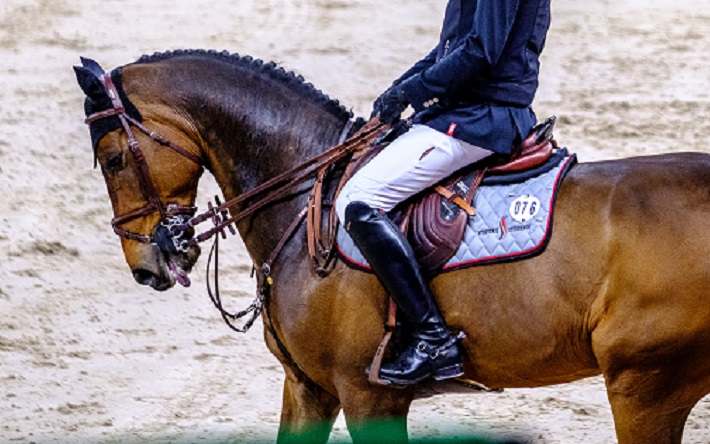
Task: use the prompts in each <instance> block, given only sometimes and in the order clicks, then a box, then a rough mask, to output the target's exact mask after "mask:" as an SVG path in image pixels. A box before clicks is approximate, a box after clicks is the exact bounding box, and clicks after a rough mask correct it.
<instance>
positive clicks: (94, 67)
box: [79, 57, 106, 77]
mask: <svg viewBox="0 0 710 444" xmlns="http://www.w3.org/2000/svg"><path fill="white" fill-rule="evenodd" d="M79 58H80V59H81V66H83V67H84V68H86V69H88V70H89V71H91V72H92V73H94V75H95V76H96V77H101V76H102V75H104V73H105V72H106V71H104V69H103V68H102V67H101V65H99V64H98V63H97V62H96V61H95V60H92V59H87V58H85V57H79Z"/></svg>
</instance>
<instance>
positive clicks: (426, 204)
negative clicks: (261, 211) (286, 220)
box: [307, 116, 557, 275]
mask: <svg viewBox="0 0 710 444" xmlns="http://www.w3.org/2000/svg"><path fill="white" fill-rule="evenodd" d="M555 120H556V118H555V116H552V117H549V118H548V119H547V120H545V121H544V122H542V123H540V124H538V125H536V126H535V127H534V128H533V129H532V130H531V131H530V133H529V134H528V136H527V137H526V138H525V140H523V141H522V143H520V145H518V146H517V147H516V148H515V149H514V150H513V154H512V155H511V156H510V157H508V158H501V157H496V156H491V158H489V159H488V160H487V161H484V163H483V164H474V165H472V166H471V167H470V168H463V169H462V170H460V171H458V172H457V173H456V174H455V175H453V176H451V177H450V178H448V179H446V180H444V181H443V182H442V184H440V185H437V186H435V187H433V188H432V189H431V191H430V192H426V191H425V192H424V193H420V194H418V195H417V196H415V197H414V198H413V199H410V200H407V201H405V202H403V203H402V204H400V205H399V206H398V207H397V208H396V209H395V211H394V212H393V220H394V221H395V222H396V223H397V224H398V225H399V226H400V228H401V229H402V232H403V233H405V235H406V236H407V238H408V239H409V241H410V243H411V245H412V248H413V249H414V252H415V254H416V256H417V259H418V261H419V263H420V265H421V267H422V270H423V271H425V272H426V273H429V274H436V273H437V272H438V271H439V270H440V269H441V268H442V267H443V265H444V264H446V262H447V261H448V260H449V259H450V258H451V257H452V256H453V255H454V253H455V252H456V250H457V249H458V246H459V244H460V243H461V240H462V239H463V235H464V231H465V229H466V225H467V222H468V218H469V216H474V215H475V214H476V210H475V209H474V208H473V207H472V206H471V202H472V201H473V198H474V196H475V193H476V190H477V189H478V186H479V185H480V184H481V182H482V180H483V179H484V177H487V176H493V175H506V174H513V173H520V172H523V171H526V170H530V169H534V168H536V167H538V166H540V165H543V164H544V163H546V162H547V161H548V160H549V159H550V158H551V157H552V153H553V149H554V148H556V146H557V144H556V142H555V140H554V139H553V137H552V130H553V128H554V125H555ZM388 143H389V141H386V142H379V143H378V141H375V142H374V143H373V144H372V145H371V146H370V147H369V149H367V150H363V151H361V152H357V153H356V154H355V155H354V156H353V158H352V159H351V160H350V162H349V164H348V165H347V167H346V168H345V170H344V172H343V174H342V179H341V180H340V182H339V184H338V186H337V187H335V189H334V190H331V191H330V192H324V191H323V189H322V187H323V184H324V183H325V182H327V180H326V178H325V177H324V175H325V171H323V172H322V174H321V175H319V177H318V178H317V179H316V184H315V186H314V187H313V191H312V192H311V205H309V216H308V218H307V220H308V245H309V250H310V255H311V259H312V261H313V265H314V268H315V270H316V272H317V273H318V274H320V275H325V274H327V269H328V268H329V267H330V266H331V265H332V263H333V259H334V257H335V253H334V252H335V250H336V248H335V237H336V236H335V230H336V227H337V221H336V220H335V215H334V214H333V213H334V212H333V211H332V209H331V210H330V215H328V216H327V217H324V216H325V215H324V214H321V201H323V197H324V195H330V198H329V199H326V200H327V201H328V202H329V203H331V204H332V203H333V202H335V199H336V198H337V195H338V193H339V192H340V189H341V188H342V187H343V185H344V184H345V182H347V180H348V179H349V178H350V177H352V176H353V175H354V174H355V172H357V171H358V170H359V169H360V168H362V167H363V166H364V165H365V164H367V162H368V161H369V160H370V159H372V158H373V157H374V156H376V155H377V154H378V153H379V152H380V151H382V149H384V148H385V147H386V146H387V145H388ZM465 178H471V179H470V181H469V182H468V183H466V187H465V189H467V192H466V193H463V194H462V193H461V192H460V189H461V187H454V185H455V184H457V183H459V182H461V181H462V180H465ZM442 197H443V198H444V199H446V200H448V201H449V202H451V203H453V204H455V206H457V207H458V208H460V209H461V211H457V212H456V214H455V215H454V217H444V216H442V214H441V211H440V208H441V201H442ZM330 206H331V205H323V208H327V207H330ZM326 221H327V225H328V227H327V228H325V227H323V225H324V224H325V222H326Z"/></svg>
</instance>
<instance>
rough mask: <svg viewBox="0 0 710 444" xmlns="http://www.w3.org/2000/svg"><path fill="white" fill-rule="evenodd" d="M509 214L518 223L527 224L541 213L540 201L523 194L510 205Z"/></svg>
mask: <svg viewBox="0 0 710 444" xmlns="http://www.w3.org/2000/svg"><path fill="white" fill-rule="evenodd" d="M508 212H509V213H510V216H511V217H512V218H513V219H514V220H515V221H516V222H527V221H529V220H530V219H532V218H533V217H535V216H537V213H539V212H540V199H538V198H537V197H535V196H531V195H530V194H523V195H522V196H520V197H518V198H517V199H515V200H514V201H512V202H511V203H510V207H509V208H508Z"/></svg>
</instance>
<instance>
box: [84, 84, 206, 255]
mask: <svg viewBox="0 0 710 444" xmlns="http://www.w3.org/2000/svg"><path fill="white" fill-rule="evenodd" d="M100 80H101V83H103V85H104V88H105V89H106V93H107V94H108V97H109V98H110V99H111V103H112V105H113V108H110V109H107V110H104V111H99V112H96V113H94V114H91V115H90V116H88V117H87V118H86V120H84V123H86V124H87V125H89V124H91V123H92V122H95V121H96V120H99V119H105V118H108V117H113V116H115V117H118V118H119V119H120V121H121V125H122V127H123V130H124V131H125V132H126V137H127V138H128V149H129V150H130V152H131V154H132V155H133V159H134V161H135V163H136V167H137V168H138V180H139V183H140V188H141V190H142V192H143V195H144V197H145V199H146V202H147V203H146V204H145V206H143V207H141V208H137V209H135V210H131V211H128V212H126V213H123V214H120V215H118V216H116V217H114V218H113V219H112V220H111V226H112V227H113V231H114V233H116V234H117V235H119V236H121V237H123V238H126V239H130V240H134V241H137V242H141V243H144V244H149V243H153V242H154V241H155V237H154V234H140V233H135V232H132V231H129V230H126V229H124V228H123V225H124V224H126V223H128V222H130V221H132V220H135V219H137V218H140V217H144V216H147V215H149V214H153V213H155V212H157V213H159V214H160V225H162V226H163V227H164V229H167V230H168V231H170V230H174V229H175V227H177V226H182V225H183V224H184V223H185V222H186V221H187V220H188V219H189V218H190V217H191V216H192V215H194V214H195V212H196V211H197V207H195V206H192V205H189V206H188V205H180V204H177V203H167V204H166V203H163V202H162V201H161V200H160V195H159V194H158V191H157V189H156V188H155V184H154V183H153V179H152V178H151V176H150V169H149V168H148V163H147V162H146V160H145V156H144V155H143V152H142V151H141V148H140V145H139V143H138V140H136V138H135V136H134V135H133V131H132V130H131V126H134V127H136V128H137V129H138V130H140V131H141V132H143V133H145V134H146V135H148V136H149V137H150V138H151V139H153V140H155V141H156V142H158V143H159V144H160V145H163V146H166V147H168V148H170V149H172V150H173V151H175V152H177V153H179V154H181V155H183V156H184V157H186V158H188V159H190V160H191V161H193V162H195V163H196V164H197V165H198V166H199V167H200V168H203V166H202V159H200V157H199V156H197V155H195V154H193V153H191V152H189V151H187V150H185V149H184V148H181V147H179V146H177V145H175V144H174V143H172V142H170V141H169V140H167V139H165V138H164V137H162V136H160V135H159V134H157V133H156V132H155V131H151V130H149V129H148V128H146V127H145V126H144V125H143V124H141V123H140V122H139V121H138V120H136V119H134V118H133V117H131V116H129V115H128V113H127V112H126V108H125V107H124V106H123V103H122V102H121V98H120V96H119V94H118V89H117V88H116V85H115V84H114V83H113V80H112V78H111V73H110V72H108V73H105V74H103V75H102V76H101V77H100Z"/></svg>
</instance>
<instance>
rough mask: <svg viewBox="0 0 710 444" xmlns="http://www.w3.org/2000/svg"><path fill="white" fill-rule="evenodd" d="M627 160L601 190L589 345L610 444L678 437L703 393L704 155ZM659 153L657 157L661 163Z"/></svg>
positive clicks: (708, 243)
mask: <svg viewBox="0 0 710 444" xmlns="http://www.w3.org/2000/svg"><path fill="white" fill-rule="evenodd" d="M654 160H655V161H654V162H638V161H637V162H636V163H633V162H629V166H628V172H629V173H630V174H620V175H619V176H618V180H617V183H616V184H615V187H614V188H613V191H612V192H611V193H610V196H609V207H608V208H609V213H608V215H607V216H608V218H609V220H610V221H611V233H612V234H611V242H610V244H611V245H610V251H611V252H612V254H611V256H610V260H609V264H608V273H607V275H606V276H605V281H606V282H607V285H606V287H605V289H604V291H603V292H602V293H601V294H600V295H599V297H598V298H597V300H596V301H595V302H594V305H593V306H592V316H591V319H590V330H591V331H592V346H593V349H594V353H595V356H596V357H597V360H598V362H599V365H600V368H601V370H602V372H603V373H604V376H605V379H606V384H607V391H608V396H609V401H610V403H611V406H612V411H613V413H614V421H615V425H616V429H617V434H618V437H619V443H621V444H629V443H633V444H636V443H647V442H654V443H668V444H675V443H680V442H681V438H682V434H683V427H684V425H685V421H686V419H687V417H688V414H689V413H690V411H691V410H692V408H693V406H694V405H695V404H696V403H697V402H698V401H699V400H700V399H701V398H702V397H703V396H705V395H706V394H708V393H709V392H710V356H709V355H708V353H707V349H708V346H709V345H710V304H708V303H707V301H708V288H710V254H708V253H710V235H708V234H707V233H705V232H704V231H703V230H698V229H697V227H702V226H705V225H706V224H707V222H706V221H707V217H708V215H710V195H709V194H708V188H709V187H708V185H710V184H708V183H707V182H708V180H707V178H709V177H710V166H708V165H710V162H708V160H707V157H706V156H702V157H696V156H692V157H691V156H689V155H687V156H684V155H678V156H677V157H673V158H671V157H660V158H654ZM664 160H665V161H664Z"/></svg>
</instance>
